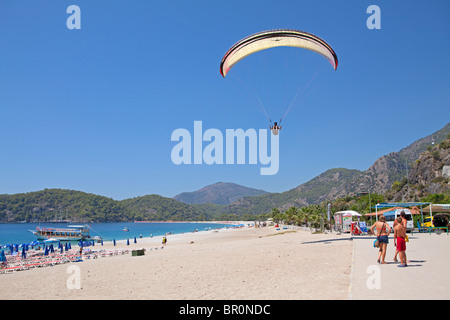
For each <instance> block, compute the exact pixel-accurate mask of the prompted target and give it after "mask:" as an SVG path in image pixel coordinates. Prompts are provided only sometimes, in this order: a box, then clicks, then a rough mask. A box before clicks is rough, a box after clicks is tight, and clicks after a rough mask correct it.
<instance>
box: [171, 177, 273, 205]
mask: <svg viewBox="0 0 450 320" xmlns="http://www.w3.org/2000/svg"><path fill="white" fill-rule="evenodd" d="M266 193H268V192H267V191H263V190H258V189H253V188H248V187H244V186H241V185H238V184H236V183H230V182H217V183H214V184H212V185H209V186H206V187H204V188H201V189H200V190H197V191H194V192H183V193H180V194H178V195H176V196H175V197H173V198H174V199H175V200H178V201H181V202H184V203H188V204H200V203H213V204H222V205H227V204H231V203H233V202H235V201H236V200H239V199H240V198H243V197H251V196H259V195H262V194H266Z"/></svg>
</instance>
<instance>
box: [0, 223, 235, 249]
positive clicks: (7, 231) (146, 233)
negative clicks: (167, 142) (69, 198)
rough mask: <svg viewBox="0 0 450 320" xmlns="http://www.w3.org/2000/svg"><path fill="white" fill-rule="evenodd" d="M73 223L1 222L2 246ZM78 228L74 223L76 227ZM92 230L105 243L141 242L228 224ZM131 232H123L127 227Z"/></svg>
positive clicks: (100, 226) (110, 225)
mask: <svg viewBox="0 0 450 320" xmlns="http://www.w3.org/2000/svg"><path fill="white" fill-rule="evenodd" d="M70 225H71V224H67V223H0V245H1V246H5V245H7V244H22V243H30V242H32V241H34V240H36V239H37V237H36V236H35V235H34V234H32V233H31V232H30V230H32V231H34V230H36V227H41V228H42V227H48V228H68V227H69V226H70ZM74 225H75V224H74ZM76 225H82V224H76ZM87 225H88V226H89V227H90V236H91V237H94V236H100V237H101V238H102V239H104V240H110V241H112V240H113V239H115V240H126V239H130V241H131V240H132V239H134V237H136V238H137V239H139V238H140V237H141V236H142V237H144V238H147V237H152V236H161V235H165V234H166V233H171V234H181V233H188V232H195V231H196V230H198V231H204V230H207V229H209V228H211V229H216V228H224V227H226V226H227V225H226V224H223V223H200V222H152V223H134V222H117V223H92V224H87ZM125 227H126V228H128V230H129V231H123V229H124V228H125Z"/></svg>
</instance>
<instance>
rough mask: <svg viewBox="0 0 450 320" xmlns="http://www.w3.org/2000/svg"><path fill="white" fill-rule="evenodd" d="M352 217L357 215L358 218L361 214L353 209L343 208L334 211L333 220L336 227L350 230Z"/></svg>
mask: <svg viewBox="0 0 450 320" xmlns="http://www.w3.org/2000/svg"><path fill="white" fill-rule="evenodd" d="M353 217H357V218H358V220H359V218H360V217H361V214H360V213H359V212H357V211H354V210H344V211H338V212H335V213H334V221H335V223H336V227H337V228H338V229H339V230H341V231H343V232H345V231H348V230H350V228H351V225H352V220H353ZM344 218H346V219H344Z"/></svg>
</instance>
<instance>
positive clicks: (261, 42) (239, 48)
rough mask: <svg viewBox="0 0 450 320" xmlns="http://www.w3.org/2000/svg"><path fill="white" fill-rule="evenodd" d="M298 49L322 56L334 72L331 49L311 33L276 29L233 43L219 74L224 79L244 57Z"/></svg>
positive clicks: (334, 55)
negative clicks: (281, 48) (292, 48)
mask: <svg viewBox="0 0 450 320" xmlns="http://www.w3.org/2000/svg"><path fill="white" fill-rule="evenodd" d="M275 47H298V48H304V49H308V50H311V51H314V52H317V53H319V54H321V55H322V56H324V57H325V58H326V59H327V60H328V61H329V62H330V63H331V65H332V66H333V68H334V70H336V68H337V65H338V59H337V56H336V53H335V52H334V50H333V48H331V46H330V45H329V44H328V43H326V42H325V41H324V40H322V39H321V38H319V37H318V36H315V35H313V34H311V33H308V32H304V31H299V30H294V29H277V30H268V31H263V32H258V33H255V34H253V35H251V36H248V37H246V38H244V39H242V40H240V41H238V42H237V43H235V44H234V45H233V46H232V47H231V48H230V49H229V50H228V51H227V53H226V54H225V55H224V57H223V58H222V61H221V63H220V74H221V75H222V76H223V77H225V76H226V75H227V73H228V72H229V71H230V69H231V68H232V67H233V66H234V65H235V64H236V63H238V62H239V61H240V60H242V59H244V58H245V57H247V56H249V55H251V54H253V53H255V52H258V51H261V50H265V49H269V48H275Z"/></svg>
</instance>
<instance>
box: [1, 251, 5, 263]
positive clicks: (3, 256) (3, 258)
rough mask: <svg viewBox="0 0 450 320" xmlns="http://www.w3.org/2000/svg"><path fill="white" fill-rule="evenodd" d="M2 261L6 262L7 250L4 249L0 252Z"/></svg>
mask: <svg viewBox="0 0 450 320" xmlns="http://www.w3.org/2000/svg"><path fill="white" fill-rule="evenodd" d="M0 262H6V256H5V251H3V250H2V252H1V253H0Z"/></svg>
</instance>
